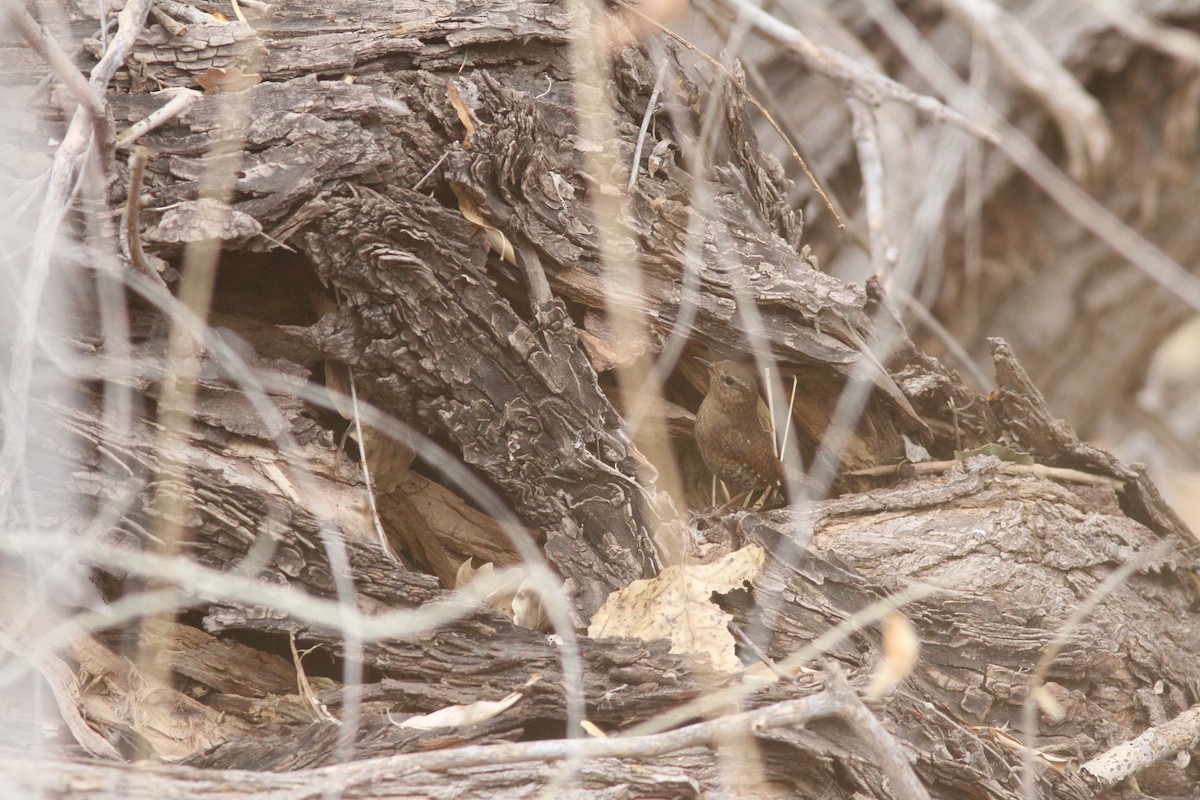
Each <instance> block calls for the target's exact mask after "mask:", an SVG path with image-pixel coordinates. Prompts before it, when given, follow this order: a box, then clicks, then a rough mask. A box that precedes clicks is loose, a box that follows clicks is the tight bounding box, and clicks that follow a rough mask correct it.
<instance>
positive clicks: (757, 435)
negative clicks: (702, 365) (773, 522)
mask: <svg viewBox="0 0 1200 800" xmlns="http://www.w3.org/2000/svg"><path fill="white" fill-rule="evenodd" d="M711 367H712V376H711V379H710V381H709V385H708V394H706V395H705V396H704V401H703V402H701V403H700V410H699V411H697V412H696V433H695V435H696V445H697V447H699V449H700V457H701V458H703V459H704V463H705V464H707V465H708V468H709V469H710V470H712V472H713V474H714V475H716V476H717V477H718V478H720V479H721V480H723V481H725V483H726V484H728V485H730V486H734V487H737V488H738V489H740V490H754V489H763V488H766V487H768V486H774V485H776V484H778V483H779V482H780V481H781V480H782V479H783V476H784V468H783V464H781V463H780V461H779V457H778V456H777V455H775V439H774V434H773V433H772V430H773V429H772V426H771V412H770V411H768V410H767V405H766V403H764V402H763V401H762V397H760V396H759V394H758V380H757V376H756V374H755V372H754V368H753V367H751V366H749V365H747V364H739V363H737V362H736V361H718V362H717V363H715V364H712V365H711Z"/></svg>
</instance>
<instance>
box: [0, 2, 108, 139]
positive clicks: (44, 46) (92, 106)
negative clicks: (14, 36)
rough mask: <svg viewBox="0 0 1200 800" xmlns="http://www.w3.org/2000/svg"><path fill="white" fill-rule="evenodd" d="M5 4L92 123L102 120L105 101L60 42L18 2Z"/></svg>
mask: <svg viewBox="0 0 1200 800" xmlns="http://www.w3.org/2000/svg"><path fill="white" fill-rule="evenodd" d="M3 2H4V6H5V13H6V14H7V16H8V18H9V20H11V21H12V23H13V26H14V27H16V29H17V30H18V31H20V32H21V35H22V36H24V37H25V41H26V42H28V43H29V46H30V47H32V48H33V50H34V52H36V53H37V54H38V55H40V56H41V57H42V58H43V59H45V61H46V63H47V64H48V65H50V69H51V70H53V71H54V74H55V75H57V76H58V78H59V80H61V81H62V82H63V84H64V85H66V87H67V89H69V90H70V92H71V94H72V95H74V97H75V102H77V103H79V105H80V106H81V107H82V108H83V109H84V110H85V111H86V112H87V114H88V116H90V117H91V118H92V119H93V120H100V119H102V118H103V117H104V98H103V97H102V96H99V95H97V94H96V93H95V91H94V90H93V89H92V87H91V85H89V84H88V81H87V78H85V77H83V73H81V72H80V71H79V69H78V68H77V67H76V66H75V64H74V62H73V61H72V60H71V57H70V56H68V55H67V54H66V53H65V52H64V51H63V49H62V48H61V47H60V46H59V44H58V41H57V40H55V39H54V37H52V36H44V35H43V34H42V28H41V26H40V25H38V23H37V20H35V19H34V18H33V17H32V16H30V15H29V12H28V11H26V10H25V9H24V8H22V7H21V6H20V5H18V4H17V2H16V0H3Z"/></svg>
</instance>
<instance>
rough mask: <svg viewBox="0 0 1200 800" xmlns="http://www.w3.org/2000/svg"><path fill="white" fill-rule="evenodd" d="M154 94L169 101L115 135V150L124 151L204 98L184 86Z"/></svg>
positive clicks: (201, 94) (200, 93)
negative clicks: (165, 97) (162, 96)
mask: <svg viewBox="0 0 1200 800" xmlns="http://www.w3.org/2000/svg"><path fill="white" fill-rule="evenodd" d="M155 94H161V95H166V96H167V97H170V98H171V99H170V100H169V101H168V102H166V103H165V104H163V105H162V106H161V107H160V108H157V109H155V110H154V111H152V112H150V113H149V114H147V115H146V116H145V117H144V118H143V119H140V120H138V121H137V122H135V123H134V124H132V125H130V126H129V127H128V128H126V129H125V130H123V131H121V133H120V134H118V135H117V142H116V148H117V149H118V150H124V149H125V148H127V147H129V146H130V145H131V144H133V143H134V142H135V141H137V140H138V139H140V138H141V137H143V136H145V135H146V134H147V133H149V132H150V131H152V130H154V129H155V128H157V127H158V126H159V125H162V124H163V123H165V122H167V121H168V120H171V119H174V118H175V117H178V116H180V115H181V114H183V113H184V112H185V111H187V110H188V108H190V107H191V105H192V103H194V102H196V100H197V99H198V98H200V97H203V96H204V94H203V93H202V92H198V91H196V90H195V89H188V88H187V87H184V86H172V87H171V88H169V89H163V90H162V91H161V92H155Z"/></svg>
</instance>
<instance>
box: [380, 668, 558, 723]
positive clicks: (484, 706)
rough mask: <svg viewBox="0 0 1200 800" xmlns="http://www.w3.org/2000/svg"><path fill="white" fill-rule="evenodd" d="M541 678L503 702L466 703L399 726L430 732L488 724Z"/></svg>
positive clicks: (415, 718) (539, 677)
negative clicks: (487, 722)
mask: <svg viewBox="0 0 1200 800" xmlns="http://www.w3.org/2000/svg"><path fill="white" fill-rule="evenodd" d="M541 678H542V676H541V675H534V676H533V677H532V678H530V679H529V680H528V681H527V682H526V683H525V685H524V686H522V687H521V688H520V689H518V690H517V691H515V692H513V693H512V694H510V695H508V696H507V697H505V698H503V699H501V700H477V701H475V702H474V703H466V704H465V705H456V706H446V707H445V708H439V709H438V710H437V711H433V712H431V713H429V714H421V715H420V716H416V717H409V718H408V719H406V720H404V721H403V722H400V723H397V726H398V727H401V728H416V729H417V730H421V731H428V730H433V729H434V728H459V727H462V726H464V725H477V724H479V723H480V722H486V721H487V720H489V719H492V718H493V717H496V716H499V715H500V714H502V713H504V712H505V711H507V710H508V709H510V708H512V707H513V705H515V704H516V702H517V701H518V700H520V699H521V697H522V696H523V695H524V694H525V689H528V688H529V687H530V686H532V685H533V684H535V683H537V682H538V681H539V680H541Z"/></svg>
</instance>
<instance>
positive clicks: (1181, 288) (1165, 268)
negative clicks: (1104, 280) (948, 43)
mask: <svg viewBox="0 0 1200 800" xmlns="http://www.w3.org/2000/svg"><path fill="white" fill-rule="evenodd" d="M731 1H734V2H743V0H731ZM861 2H862V3H863V6H864V8H866V9H867V11H868V12H869V13H870V14H871V15H872V16H873V17H874V18H875V20H876V21H877V22H878V23H879V25H880V28H881V29H882V30H883V31H884V32H885V33H886V34H887V35H888V36H889V37H890V38H891V39H892V41H893V42H894V43H895V44H896V46H897V47H898V48H899V49H900V51H901V52H902V53H903V54H904V57H905V58H907V59H908V60H909V62H910V63H911V64H912V65H913V66H914V67H915V68H916V70H917V71H918V72H919V73H920V74H921V76H922V77H923V78H924V79H925V80H927V81H929V82H930V83H931V84H932V85H933V86H935V87H937V89H938V91H939V92H940V93H941V94H942V95H943V96H944V97H947V98H949V99H950V102H951V103H952V104H953V105H954V106H955V107H957V108H964V109H974V110H976V111H977V114H976V115H975V116H976V118H977V119H979V120H980V122H981V123H982V124H984V125H987V126H988V128H989V129H991V130H992V131H994V133H993V139H992V141H994V142H995V144H996V146H997V147H998V148H999V149H1000V151H1001V152H1003V153H1004V155H1005V156H1007V157H1008V159H1009V160H1010V161H1012V163H1013V164H1015V165H1016V166H1017V168H1018V169H1020V170H1021V172H1023V173H1025V175H1026V176H1027V177H1028V178H1029V179H1030V180H1031V181H1032V182H1033V183H1035V184H1036V185H1037V186H1039V187H1040V188H1041V189H1042V191H1044V192H1045V193H1046V194H1047V195H1049V196H1050V198H1051V199H1052V200H1054V201H1055V202H1056V203H1058V205H1059V206H1060V207H1061V208H1062V209H1063V210H1064V211H1066V212H1067V214H1069V215H1070V216H1071V218H1072V219H1074V220H1075V221H1076V222H1077V223H1078V224H1079V225H1080V226H1081V227H1083V228H1085V229H1087V230H1089V231H1091V232H1092V233H1093V234H1094V235H1095V236H1096V237H1097V238H1098V239H1100V240H1101V241H1103V242H1105V243H1106V244H1108V246H1109V247H1111V248H1112V249H1113V250H1114V251H1115V252H1116V253H1118V254H1119V255H1121V256H1122V257H1124V258H1126V259H1128V260H1129V261H1130V263H1132V264H1133V265H1134V266H1135V267H1137V268H1138V269H1140V270H1142V272H1144V273H1145V274H1146V276H1147V277H1149V278H1150V279H1151V280H1153V281H1155V282H1157V283H1159V284H1161V285H1162V286H1163V288H1165V289H1167V290H1168V291H1170V292H1171V293H1173V294H1174V295H1176V296H1177V297H1179V298H1180V299H1181V300H1183V301H1184V302H1185V303H1187V304H1188V305H1190V306H1191V307H1192V308H1196V309H1200V280H1198V279H1197V278H1196V277H1195V276H1193V275H1191V274H1190V273H1188V271H1187V270H1185V269H1184V268H1183V267H1181V266H1180V265H1179V264H1178V263H1177V262H1176V261H1175V260H1174V259H1172V258H1171V257H1170V256H1168V255H1167V254H1166V253H1164V252H1163V251H1162V250H1161V249H1160V248H1159V247H1157V246H1156V245H1154V244H1151V243H1150V242H1149V241H1147V240H1146V239H1145V238H1143V237H1142V236H1141V235H1140V234H1139V233H1138V232H1137V231H1135V230H1133V229H1132V228H1131V227H1129V226H1128V225H1127V224H1126V223H1125V222H1124V221H1123V220H1122V219H1121V218H1120V217H1118V216H1117V215H1116V214H1114V213H1113V212H1112V211H1110V210H1109V209H1108V208H1107V207H1105V206H1104V205H1103V204H1102V203H1100V202H1099V201H1097V200H1096V199H1095V198H1094V197H1092V196H1091V195H1089V194H1088V193H1087V192H1086V191H1084V190H1083V189H1082V188H1081V187H1080V186H1079V184H1077V183H1076V182H1075V181H1073V180H1071V178H1070V177H1068V176H1067V175H1066V174H1065V173H1064V172H1063V171H1062V170H1061V169H1059V167H1058V165H1057V164H1055V163H1054V162H1053V161H1051V160H1050V158H1048V157H1047V156H1046V155H1045V154H1044V153H1042V151H1041V150H1039V149H1038V147H1037V145H1036V144H1035V143H1034V142H1033V141H1031V140H1030V139H1029V137H1027V136H1026V135H1025V134H1023V133H1022V132H1021V131H1019V130H1018V129H1017V128H1015V127H1014V126H1013V125H1011V124H1010V123H1009V122H1008V121H1007V120H1006V119H1004V117H1003V116H1001V114H1000V113H999V112H998V111H996V110H995V109H994V108H992V107H991V106H989V105H987V104H986V103H984V102H983V101H982V100H981V99H979V98H972V93H971V90H970V88H969V87H968V86H967V85H966V84H965V83H963V81H962V79H961V78H959V76H958V75H957V74H956V73H955V72H954V70H953V69H951V68H950V66H949V65H948V64H946V62H945V61H944V60H942V58H941V57H940V56H939V55H937V52H936V49H935V48H933V47H930V46H929V43H928V42H927V41H926V40H925V39H924V38H923V37H922V35H921V32H920V31H918V30H917V29H916V27H915V26H914V25H913V24H912V21H911V20H909V19H908V17H906V16H905V15H904V14H902V13H901V12H900V11H899V10H898V9H897V8H896V6H895V5H894V4H893V3H892V2H891V1H890V0H861Z"/></svg>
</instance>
